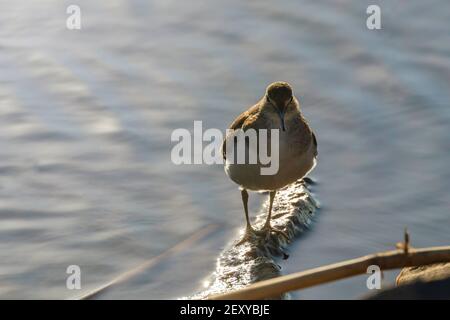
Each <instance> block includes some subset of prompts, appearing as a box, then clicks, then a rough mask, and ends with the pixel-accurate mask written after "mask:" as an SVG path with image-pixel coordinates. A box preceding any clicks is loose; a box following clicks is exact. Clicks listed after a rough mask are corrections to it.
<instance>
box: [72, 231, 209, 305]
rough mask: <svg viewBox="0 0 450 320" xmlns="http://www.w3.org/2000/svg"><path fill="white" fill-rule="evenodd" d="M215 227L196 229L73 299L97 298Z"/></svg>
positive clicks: (190, 243)
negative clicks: (143, 260)
mask: <svg viewBox="0 0 450 320" xmlns="http://www.w3.org/2000/svg"><path fill="white" fill-rule="evenodd" d="M217 227H218V225H216V224H210V225H207V226H206V227H204V228H202V229H200V230H198V231H196V232H195V233H194V234H192V235H191V236H189V237H188V238H186V239H184V240H183V241H181V242H179V243H178V244H176V245H175V246H173V247H171V248H170V249H168V250H166V251H164V252H163V253H161V254H160V255H158V256H156V257H153V258H151V259H150V260H148V261H146V262H144V263H142V264H141V265H139V266H137V267H135V268H133V269H131V270H128V271H127V272H125V273H123V274H121V275H119V276H118V277H116V278H115V279H113V280H111V281H110V282H108V283H106V284H104V285H102V286H101V287H99V288H96V289H94V290H92V291H89V292H88V293H85V294H83V295H81V296H79V297H77V298H75V300H90V299H95V298H98V297H99V296H100V295H102V294H104V293H105V292H106V291H108V290H110V289H112V288H113V287H115V286H117V285H118V284H120V283H123V282H125V281H127V280H129V279H131V278H133V277H135V276H137V275H139V274H141V273H142V272H144V271H146V270H148V269H149V268H151V267H153V266H155V265H156V264H157V263H158V262H160V261H161V260H163V259H164V258H167V257H168V256H170V255H172V254H174V253H176V252H179V251H181V250H182V249H184V248H186V247H189V246H190V245H192V244H193V243H195V242H196V241H198V240H200V239H202V238H203V237H205V236H206V235H207V234H209V233H211V232H212V231H213V230H215V229H217Z"/></svg>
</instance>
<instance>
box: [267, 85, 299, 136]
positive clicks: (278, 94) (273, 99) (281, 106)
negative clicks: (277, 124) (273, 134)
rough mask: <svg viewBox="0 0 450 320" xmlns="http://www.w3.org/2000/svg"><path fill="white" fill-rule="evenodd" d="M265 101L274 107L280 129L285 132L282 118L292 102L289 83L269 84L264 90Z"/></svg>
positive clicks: (292, 97)
mask: <svg viewBox="0 0 450 320" xmlns="http://www.w3.org/2000/svg"><path fill="white" fill-rule="evenodd" d="M266 99H267V102H269V103H270V104H271V105H273V107H275V110H276V111H277V113H278V115H279V117H280V120H281V127H282V129H283V131H285V130H286V128H285V125H284V116H285V114H286V111H287V108H288V106H289V105H290V104H291V103H292V101H293V100H294V96H293V92H292V87H291V86H290V84H289V83H287V82H282V81H277V82H274V83H271V84H270V85H269V86H268V87H267V89H266Z"/></svg>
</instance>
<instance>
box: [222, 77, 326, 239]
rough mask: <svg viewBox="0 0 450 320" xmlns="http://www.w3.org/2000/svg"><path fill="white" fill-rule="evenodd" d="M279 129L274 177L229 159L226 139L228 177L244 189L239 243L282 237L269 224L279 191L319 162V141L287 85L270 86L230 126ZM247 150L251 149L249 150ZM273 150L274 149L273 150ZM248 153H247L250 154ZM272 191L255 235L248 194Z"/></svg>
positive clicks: (250, 165) (282, 83)
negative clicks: (261, 237) (243, 221)
mask: <svg viewBox="0 0 450 320" xmlns="http://www.w3.org/2000/svg"><path fill="white" fill-rule="evenodd" d="M250 128H252V129H255V130H256V131H258V129H267V130H268V131H270V130H271V129H279V131H278V132H279V141H277V142H278V148H279V169H278V172H277V173H275V174H274V175H261V171H260V170H259V169H260V167H261V164H260V163H259V162H258V163H259V164H258V163H257V164H248V163H245V164H238V163H236V162H235V161H230V159H227V157H226V155H227V152H226V145H227V144H228V142H227V141H229V139H230V138H231V136H232V135H231V134H228V135H227V137H226V138H225V139H224V142H223V146H222V150H223V157H224V160H225V171H226V173H227V175H228V176H229V177H230V178H231V180H233V181H234V182H236V183H237V184H238V185H239V186H240V189H241V196H242V202H243V205H244V211H245V218H246V222H247V227H246V232H245V235H244V238H243V239H242V240H241V241H240V242H239V243H238V244H241V243H243V242H245V241H247V240H248V239H249V238H250V237H251V236H252V235H265V236H266V237H267V236H269V235H270V234H271V232H276V233H281V234H282V235H283V236H285V237H286V238H287V236H286V234H285V233H284V232H282V231H281V230H277V229H275V228H273V227H272V226H271V224H270V219H271V214H272V205H273V200H274V198H275V194H276V191H277V190H278V189H280V188H282V187H284V186H286V185H288V184H290V183H292V182H294V181H297V180H298V179H300V178H303V177H304V176H306V175H307V174H308V172H310V171H311V170H312V169H313V168H314V166H315V164H316V158H317V140H316V137H315V135H314V133H313V131H312V130H311V128H310V127H309V125H308V123H307V121H306V119H305V118H304V117H303V115H302V113H301V112H300V104H299V101H298V100H297V99H296V98H295V97H294V95H293V92H292V87H291V86H290V85H289V84H288V83H286V82H274V83H272V84H270V85H269V86H268V87H267V89H266V93H265V95H264V97H263V98H262V99H261V100H260V101H259V102H258V103H256V104H255V105H254V106H253V107H251V108H249V109H248V110H247V111H245V112H243V113H242V114H241V115H240V116H239V117H237V118H236V119H235V120H234V122H233V123H232V124H231V125H230V127H229V129H232V130H237V129H242V131H244V132H245V131H246V130H248V129H250ZM247 148H248V146H247ZM272 148H273V146H272ZM247 151H248V150H247ZM247 190H252V191H269V192H270V193H269V213H268V216H267V220H266V223H265V224H264V227H263V228H262V230H259V231H256V230H254V229H253V227H252V226H251V223H250V220H249V215H248V205H247V203H248V192H247Z"/></svg>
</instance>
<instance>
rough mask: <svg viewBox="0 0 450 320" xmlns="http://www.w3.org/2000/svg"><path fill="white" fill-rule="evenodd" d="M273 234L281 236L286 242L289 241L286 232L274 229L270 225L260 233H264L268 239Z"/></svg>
mask: <svg viewBox="0 0 450 320" xmlns="http://www.w3.org/2000/svg"><path fill="white" fill-rule="evenodd" d="M272 232H273V233H278V234H279V235H281V236H282V237H283V238H284V239H285V240H286V241H289V237H288V235H287V234H286V232H284V231H283V230H280V229H277V228H274V227H272V226H271V225H270V224H266V225H265V226H264V227H263V228H262V229H261V230H260V231H259V233H262V234H263V235H264V236H265V238H266V239H269V238H270V236H271V234H272Z"/></svg>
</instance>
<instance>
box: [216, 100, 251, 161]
mask: <svg viewBox="0 0 450 320" xmlns="http://www.w3.org/2000/svg"><path fill="white" fill-rule="evenodd" d="M258 111H259V104H258V103H257V104H255V105H254V106H253V107H251V108H250V109H248V110H247V111H244V112H242V113H241V114H240V115H239V116H238V117H237V118H236V119H234V121H233V122H232V123H231V124H230V126H229V127H228V129H232V130H237V129H242V127H243V126H244V124H245V121H246V120H247V119H248V118H249V117H251V116H253V115H255V114H256V113H258ZM226 141H227V136H225V139H223V142H222V156H223V159H224V160H225V159H226V156H227V152H226V143H225V142H226Z"/></svg>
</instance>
